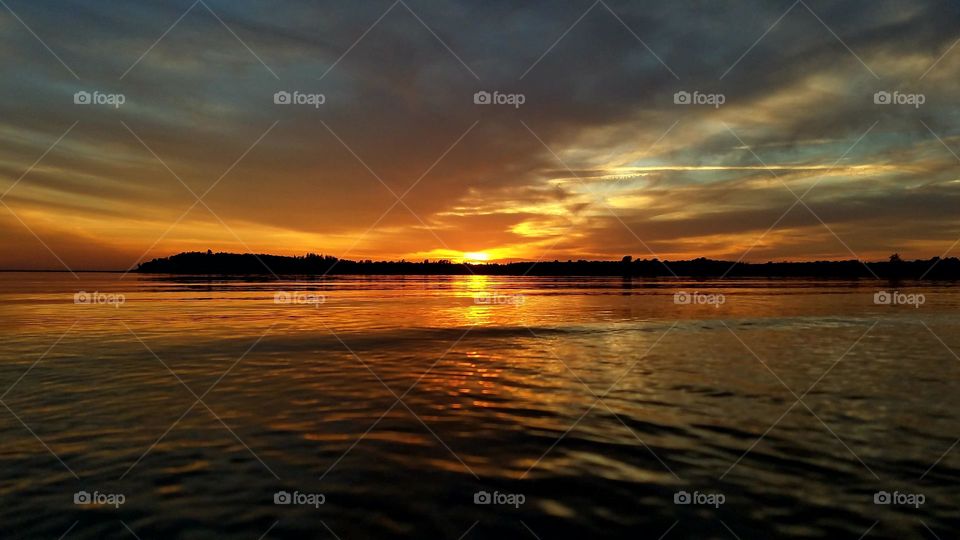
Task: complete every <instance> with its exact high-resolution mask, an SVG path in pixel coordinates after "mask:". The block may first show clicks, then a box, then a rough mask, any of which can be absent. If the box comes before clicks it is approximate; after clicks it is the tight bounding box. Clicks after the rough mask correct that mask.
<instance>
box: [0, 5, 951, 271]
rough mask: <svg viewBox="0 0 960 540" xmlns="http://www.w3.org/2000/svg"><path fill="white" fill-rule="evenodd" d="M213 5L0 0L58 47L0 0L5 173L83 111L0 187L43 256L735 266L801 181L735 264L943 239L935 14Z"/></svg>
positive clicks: (924, 251) (946, 64) (945, 207)
mask: <svg viewBox="0 0 960 540" xmlns="http://www.w3.org/2000/svg"><path fill="white" fill-rule="evenodd" d="M206 4H207V5H208V6H209V7H210V9H212V10H213V13H211V12H210V11H208V10H207V9H206V7H205V6H204V5H203V4H197V5H195V6H194V7H193V9H192V10H191V11H190V13H188V14H187V15H185V16H184V17H183V18H182V19H181V20H180V22H178V23H177V24H176V25H175V26H173V27H172V29H171V26H172V25H174V23H175V22H176V21H177V20H178V18H179V17H180V16H181V15H183V14H184V12H185V11H186V10H187V9H188V8H190V6H191V5H192V2H186V1H184V2H170V3H167V2H164V3H155V4H135V3H130V2H120V1H108V2H97V3H95V4H91V3H84V2H68V1H54V2H42V3H31V2H16V1H11V2H10V7H11V8H12V9H13V10H14V11H16V13H17V14H18V15H19V16H20V18H21V19H22V20H23V21H24V22H26V23H27V24H28V25H30V27H31V28H32V29H33V30H34V31H35V32H36V34H37V35H38V36H40V38H41V39H42V40H43V41H44V43H46V45H47V46H49V47H50V49H51V50H52V51H54V53H56V56H54V55H53V54H51V52H50V51H48V50H47V48H46V47H45V46H44V45H43V44H41V43H40V42H39V41H38V40H37V39H36V38H35V37H34V36H33V35H31V33H30V32H28V31H27V30H26V29H25V28H24V27H23V26H22V25H21V24H20V22H19V21H17V20H16V19H15V18H13V17H12V15H10V13H9V12H6V11H3V12H0V26H2V28H3V29H4V32H3V33H2V34H0V70H2V75H3V77H2V78H0V93H2V95H4V96H5V99H4V100H3V101H2V102H0V142H2V144H0V175H2V176H0V189H3V190H6V189H7V188H8V187H10V186H12V185H13V184H14V182H15V181H16V179H17V178H19V177H20V176H21V175H22V174H23V173H24V172H25V171H27V170H28V169H30V167H31V165H32V164H33V162H34V161H35V160H37V158H39V157H40V156H42V155H44V152H46V151H47V150H48V148H49V147H50V144H51V143H52V142H53V141H54V140H56V138H57V137H58V136H59V135H60V134H62V133H63V132H64V130H66V129H67V128H68V127H69V126H70V125H71V124H72V123H73V122H75V121H78V122H79V123H78V125H77V126H76V128H75V129H74V130H73V131H71V132H70V134H69V135H68V136H67V137H65V138H64V140H63V141H62V142H61V143H60V144H58V145H57V146H56V147H55V148H54V149H53V150H51V151H50V152H49V154H47V155H46V156H45V157H43V159H42V160H41V161H40V162H39V163H38V164H37V165H36V166H35V167H34V168H33V169H30V171H29V173H28V174H26V175H25V176H24V177H23V179H22V180H21V181H20V182H19V183H17V184H16V186H15V187H13V189H11V190H10V193H9V194H8V195H7V196H6V197H5V199H4V201H5V202H8V203H9V204H10V205H11V207H12V208H14V209H15V210H16V209H21V210H23V211H24V215H25V216H26V217H25V218H24V219H25V221H27V224H28V225H29V226H30V227H31V228H34V229H38V230H39V229H42V230H43V237H44V238H46V239H48V240H49V242H50V245H51V247H54V250H55V251H56V250H57V248H56V247H55V246H61V245H66V244H68V243H69V242H70V241H71V239H74V238H75V237H76V235H77V234H80V235H82V236H85V237H96V239H97V242H98V243H99V244H102V245H103V246H104V247H105V249H104V250H101V253H104V252H106V251H109V252H110V253H111V255H110V257H109V260H110V262H111V264H117V265H119V266H125V265H126V264H128V263H121V262H120V261H121V260H126V259H129V262H130V263H132V262H133V261H135V260H137V258H138V257H140V256H141V254H142V253H143V251H144V250H147V249H148V248H149V247H150V246H151V245H153V244H154V242H156V241H157V239H159V238H160V237H161V235H164V234H166V236H165V237H164V238H163V239H161V240H160V241H159V242H157V243H156V246H155V247H154V248H153V249H152V250H151V251H150V252H149V253H148V255H147V256H148V257H150V256H161V255H167V254H169V253H170V252H171V251H179V250H181V249H188V248H198V249H205V248H207V247H210V248H212V249H228V248H230V249H238V250H245V249H246V247H250V248H255V249H258V250H263V251H270V252H278V253H297V252H304V251H323V252H327V253H334V254H338V255H345V254H348V253H357V254H362V255H363V256H365V257H372V258H378V257H404V256H408V257H412V256H419V255H422V254H424V253H433V252H438V250H452V251H458V250H459V251H478V250H484V249H490V250H494V249H499V253H501V254H503V256H505V257H510V258H536V257H538V256H540V255H541V254H542V253H543V252H544V251H545V250H552V252H551V253H549V254H547V257H549V258H551V259H552V258H568V257H579V256H581V255H585V254H588V255H590V256H596V257H619V256H621V255H623V254H627V253H631V254H634V255H635V256H644V254H645V252H646V251H647V249H646V248H645V247H644V245H646V246H649V247H652V248H653V249H654V251H656V252H658V253H659V252H661V251H662V252H663V253H667V254H670V255H671V256H672V257H683V256H699V255H707V254H715V255H717V256H720V255H723V256H729V257H739V256H740V255H741V254H742V252H743V251H744V250H745V249H747V248H749V247H750V246H751V245H753V244H754V243H755V242H756V241H757V238H758V237H760V235H761V234H763V233H764V231H766V230H767V229H768V228H769V227H770V226H771V225H773V223H774V222H775V221H776V220H777V218H778V217H779V216H780V215H782V213H783V212H784V211H785V210H786V209H787V208H788V207H790V205H791V204H793V203H794V202H795V201H796V199H795V198H794V196H793V195H791V194H790V192H789V191H788V188H789V189H792V190H794V191H795V192H796V193H797V194H798V195H799V194H801V193H803V192H804V191H806V190H807V189H808V188H811V187H812V189H811V191H810V193H809V194H808V195H807V196H805V199H804V200H805V201H806V202H807V204H808V206H809V208H810V210H812V211H813V212H815V214H816V216H813V215H811V214H810V212H809V211H808V210H807V209H806V208H804V207H803V206H802V205H799V206H798V207H797V208H795V209H794V210H793V211H792V212H791V214H790V215H789V216H788V217H787V218H784V220H783V221H782V222H781V223H780V224H779V225H778V228H777V229H775V230H773V231H770V232H769V233H767V236H766V237H764V240H763V243H762V245H761V246H759V247H757V248H755V249H754V250H752V251H751V253H750V255H749V257H773V258H776V257H778V256H782V257H799V258H803V257H804V256H805V255H804V254H805V253H806V254H807V255H809V256H811V257H814V256H816V257H830V258H849V257H850V256H851V255H850V252H849V250H848V249H847V248H846V247H845V246H844V245H843V244H844V243H846V244H848V246H849V247H850V248H851V249H853V250H854V251H856V253H857V254H861V255H863V256H878V255H882V254H884V253H886V252H887V251H889V250H891V249H894V248H895V249H897V250H899V251H901V253H904V254H905V255H907V256H918V257H920V256H924V257H925V256H933V255H940V254H942V251H943V250H946V249H947V248H948V247H949V246H950V244H951V243H952V242H953V240H955V239H956V236H960V231H956V226H955V225H954V224H953V218H952V216H951V215H950V212H949V204H951V203H953V202H955V201H956V186H957V184H956V181H957V173H956V170H957V169H956V165H957V163H956V161H957V158H955V156H954V155H952V154H951V150H952V152H954V153H960V137H958V133H957V131H956V127H955V126H956V125H958V120H960V118H958V116H960V112H958V110H957V108H956V107H955V106H954V104H955V97H954V96H956V94H957V90H960V88H958V87H957V86H958V83H957V81H958V80H960V79H958V78H957V77H956V75H957V73H958V72H960V52H957V51H958V50H960V49H954V50H953V51H951V50H950V47H951V46H952V45H953V44H954V43H955V41H956V33H955V28H956V23H957V20H958V18H960V9H958V7H957V6H955V5H952V4H947V5H945V4H944V3H942V2H935V1H932V0H931V1H929V2H915V3H911V4H910V5H909V6H904V5H902V3H895V2H865V1H855V2H845V3H842V4H838V3H829V2H807V3H805V4H804V3H801V4H796V5H794V7H793V9H791V10H790V12H789V13H787V14H786V15H785V16H784V17H783V18H782V19H781V20H780V21H779V22H778V23H777V24H776V25H774V24H773V23H774V22H776V21H777V20H778V18H779V17H780V16H781V15H783V14H784V11H785V10H786V9H787V8H788V7H790V3H783V4H772V3H769V2H747V3H741V4H733V5H720V4H704V3H702V2H696V1H690V2H679V3H676V2H674V3H669V4H655V5H638V4H636V3H630V2H607V5H608V6H609V8H610V9H609V10H608V9H607V8H606V7H605V6H604V5H603V4H596V5H594V7H593V8H592V9H591V10H590V12H589V13H587V14H586V15H584V16H583V17H582V19H581V18H580V17H581V15H583V14H584V10H586V9H587V8H589V7H590V6H591V3H589V2H587V3H580V2H564V3H555V4H550V5H533V4H531V5H521V6H517V5H516V3H514V2H506V1H494V2H484V3H469V2H454V3H452V4H449V5H446V6H445V7H444V8H443V9H438V8H437V7H436V6H435V5H433V4H431V3H428V2H425V1H417V0H409V1H407V2H406V5H407V6H409V8H410V9H409V10H408V9H407V8H406V7H405V5H404V4H393V3H392V2H371V3H363V4H360V5H353V4H343V3H337V2H320V3H317V2H306V1H292V2H284V3H282V4H278V5H270V6H269V7H266V6H265V5H264V4H262V3H259V2H252V1H240V2H231V3H226V2H216V1H208V2H207V3H206ZM391 5H392V6H393V7H392V9H390V11H389V13H386V14H385V15H384V13H385V11H386V10H387V9H388V8H390V7H391ZM807 6H809V9H808V8H807ZM611 11H612V12H611ZM381 15H383V17H382V18H380V17H381ZM218 17H219V19H218ZM578 20H579V22H576V21H578ZM221 21H222V23H221ZM575 22H576V24H574V23H575ZM374 23H376V24H374ZM771 27H772V28H771ZM168 29H170V30H169V33H167V34H166V35H165V36H164V32H166V31H167V30H168ZM768 29H769V33H767V34H766V35H764V32H766V31H767V30H768ZM568 30H569V31H568ZM365 33H366V34H365ZM161 36H164V37H163V38H162V39H160V40H159V41H157V40H158V38H160V37H161ZM361 36H363V37H362V39H359V40H358V38H361ZM761 36H763V38H762V39H760V40H759V41H757V40H758V38H760V37H761ZM57 56H58V57H59V58H60V59H62V60H63V62H64V63H65V64H66V65H67V66H68V67H69V69H67V68H65V67H64V66H63V65H61V63H60V61H59V60H58V59H57ZM70 70H72V71H73V72H75V73H76V74H77V76H78V77H79V80H77V79H76V78H74V76H73V75H72V74H71V71H70ZM328 70H329V71H328ZM274 74H275V75H276V77H275V76H274ZM474 74H475V75H476V77H475V76H474ZM874 74H876V75H877V76H876V77H875V76H874ZM478 78H479V80H478ZM78 90H87V91H94V90H99V91H101V92H108V93H109V92H115V93H123V94H124V95H125V96H126V98H127V99H126V103H125V104H124V105H123V106H122V107H120V108H119V109H111V108H106V107H98V106H78V105H75V104H74V103H73V99H72V96H73V94H74V92H76V91H78ZM280 90H287V91H294V90H299V91H301V92H307V93H311V92H312V93H323V94H324V95H325V97H326V101H325V103H324V104H323V105H322V106H320V107H316V108H314V107H305V106H292V105H291V106H278V105H275V104H274V102H273V95H274V93H275V92H277V91H280ZM479 90H486V91H490V92H493V91H499V92H501V93H516V92H520V93H523V94H524V95H525V97H526V101H525V103H524V104H523V105H522V106H521V107H519V108H514V107H508V106H496V105H489V106H483V105H475V104H474V102H473V94H474V93H475V92H477V91H479ZM678 91H689V92H694V91H697V92H701V93H722V94H723V95H724V96H725V103H724V105H723V106H721V107H719V108H714V107H707V106H696V105H689V106H681V105H677V104H675V103H674V101H673V96H674V94H675V93H676V92H678ZM878 91H890V92H893V91H899V92H904V93H907V92H909V93H922V94H924V96H925V103H924V105H923V106H922V107H919V108H917V107H910V106H901V105H886V106H884V105H877V104H876V103H874V99H873V96H874V93H875V92H878ZM274 123H276V125H275V126H274V127H273V129H270V128H271V126H273V125H274ZM125 125H126V127H125ZM268 130H269V132H268ZM265 133H266V135H264V134H265ZM261 137H262V139H261ZM937 137H939V138H940V139H941V140H942V141H943V144H941V142H940V140H938V139H937ZM138 139H139V140H138ZM141 141H142V142H141ZM145 145H146V146H145ZM154 154H156V155H154ZM767 167H769V170H768V169H767ZM168 169H169V170H168ZM171 171H172V172H171ZM178 177H179V178H178ZM184 184H185V185H184ZM212 186H213V188H212V189H211V191H210V192H209V194H208V195H207V196H206V197H205V198H204V201H205V203H206V204H207V205H208V206H209V210H208V209H207V208H206V207H204V206H203V205H202V204H201V205H197V206H196V207H195V208H194V209H193V210H192V211H191V212H190V213H188V214H187V215H186V217H183V218H182V220H181V221H179V222H177V224H176V225H175V226H174V227H172V228H171V224H173V223H174V222H176V220H177V219H179V218H181V216H183V215H184V213H185V212H186V211H187V209H188V208H190V207H191V205H193V204H194V202H195V199H194V196H193V195H192V194H191V193H190V191H191V190H192V191H194V192H195V193H197V194H198V195H199V194H201V193H203V192H204V191H206V190H207V189H208V188H211V187H212ZM408 189H409V192H408ZM399 196H403V201H402V202H400V203H397V201H396V198H397V197H399ZM211 210H212V212H213V214H211V213H210V211H211ZM388 210H389V211H388ZM2 212H3V209H2V208H0V213H2ZM794 214H796V215H794ZM7 216H8V217H12V216H9V214H7ZM816 218H820V219H816ZM821 219H822V220H823V221H824V222H826V224H827V227H829V229H828V228H826V227H825V226H824V225H823V224H822V223H820V220H821ZM31 220H32V221H31ZM5 223H8V224H9V225H10V227H12V228H14V229H17V228H19V229H21V231H20V232H21V233H22V232H24V231H25V230H26V229H24V228H23V226H22V225H21V224H19V223H18V222H16V220H11V219H8V220H7V221H6V222H5ZM374 223H377V225H376V227H374V228H372V229H371V225H373V224H374ZM894 223H895V224H896V226H893V225H891V224H894ZM224 224H226V226H224ZM624 224H626V225H628V226H629V229H627V228H626V227H625V226H624ZM168 229H169V231H168ZM831 229H832V230H833V231H834V232H836V234H837V235H839V236H840V238H841V239H842V242H841V241H840V240H838V239H837V238H836V237H835V236H834V235H833V234H832V233H830V232H829V231H830V230H831ZM955 232H956V233H957V235H956V236H954V237H953V238H951V234H953V233H955ZM237 236H239V237H240V240H238V239H237ZM31 238H33V237H32V235H27V236H23V235H22V234H20V233H17V234H8V235H6V236H4V240H3V242H5V244H4V245H3V246H2V249H0V267H10V266H15V265H20V266H19V267H22V265H23V264H26V263H24V261H31V263H30V264H33V263H36V264H40V262H38V261H43V260H48V259H44V257H46V256H47V255H49V254H46V249H45V248H44V247H43V246H42V245H41V244H40V243H38V242H36V241H35V240H36V239H33V241H31ZM772 240H775V241H776V242H772ZM31 242H32V243H31ZM106 248H109V249H106ZM64 249H65V248H64ZM45 254H46V255H45ZM749 257H748V259H749ZM69 258H71V261H74V260H75V261H74V262H73V263H75V264H78V265H81V266H83V265H87V266H89V265H90V264H93V263H94V262H95V261H98V264H99V262H102V261H103V260H105V259H104V258H103V257H102V256H100V255H97V254H90V255H84V254H83V253H82V252H77V251H76V250H74V251H71V254H70V256H69ZM48 262H49V261H48ZM73 263H72V264H73ZM44 264H45V263H44Z"/></svg>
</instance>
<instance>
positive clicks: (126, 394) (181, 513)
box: [0, 273, 960, 540]
mask: <svg viewBox="0 0 960 540" xmlns="http://www.w3.org/2000/svg"><path fill="white" fill-rule="evenodd" d="M118 278H119V275H118V274H81V275H80V279H79V280H77V279H74V278H73V277H72V276H71V275H69V274H62V273H60V274H57V273H49V274H45V273H5V274H0V335H2V339H0V392H3V394H2V395H3V397H2V398H0V400H2V403H3V404H5V405H6V407H0V537H2V538H30V539H34V538H53V539H56V538H61V536H62V535H64V534H65V533H67V534H66V536H65V537H64V538H68V539H71V540H76V539H86V538H90V539H93V538H133V536H132V535H131V533H133V534H135V535H136V536H137V537H139V538H141V539H143V540H147V539H150V538H183V539H193V538H238V539H240V538H250V539H257V538H261V537H262V538H272V539H277V538H340V539H343V540H349V539H352V538H356V539H359V538H453V539H458V538H461V537H462V538H464V539H469V538H477V539H479V538H531V539H532V538H541V539H543V540H548V539H551V538H578V537H579V538H654V539H656V538H660V537H661V536H662V537H663V538H667V539H669V538H726V539H729V538H743V539H746V538H852V539H857V538H860V537H861V536H863V535H864V534H865V533H866V538H933V537H934V536H933V534H934V533H935V534H936V535H938V536H939V537H940V538H947V537H953V536H954V535H953V534H951V532H952V531H955V530H957V529H958V527H960V514H958V513H957V512H956V506H957V503H958V495H957V488H956V486H957V483H958V480H960V450H954V451H949V450H950V449H951V448H952V446H953V445H954V444H955V441H956V440H957V437H960V409H958V404H960V391H958V389H960V358H957V356H956V355H955V354H954V352H952V351H951V349H952V350H953V351H960V332H958V325H960V317H958V313H960V311H958V307H960V294H958V292H957V289H955V288H952V287H949V286H945V285H944V286H936V285H926V286H923V287H916V286H911V284H900V285H899V290H900V291H901V292H903V293H912V294H917V293H920V294H923V297H924V303H923V304H922V305H920V306H919V307H916V308H914V307H911V306H903V305H901V306H891V305H876V304H875V303H874V293H875V292H877V291H878V290H879V289H885V290H888V291H891V290H892V288H891V285H890V284H887V283H874V282H861V283H850V282H831V281H800V280H788V281H783V280H780V281H765V280H750V281H728V282H722V283H717V282H682V281H675V280H660V281H657V280H653V281H634V282H632V283H631V282H629V281H624V280H621V279H619V278H612V279H610V278H603V279H571V278H562V279H557V278H510V277H507V278H484V277H449V278H447V277H406V278H403V277H350V278H341V277H338V278H335V279H327V280H318V281H295V282H294V281H291V282H281V283H277V282H272V281H266V280H265V281H210V280H205V279H192V280H191V279H180V278H178V279H168V278H158V277H148V276H137V275H131V276H126V277H125V278H124V279H122V280H119V279H118ZM79 291H85V292H87V293H93V292H97V293H99V294H100V295H101V296H99V297H97V296H90V295H88V298H100V299H103V300H110V299H113V300H119V298H121V297H120V296H111V295H122V298H123V303H122V304H119V302H118V303H116V304H114V305H111V304H96V303H94V304H75V303H74V295H75V294H76V293H78V292H79ZM278 291H282V292H285V293H288V295H287V296H282V295H281V297H280V298H281V301H282V300H283V299H284V298H288V299H293V300H292V302H299V301H311V300H315V301H316V302H317V303H313V304H309V303H308V304H300V303H275V294H276V293H277V292H278ZM678 291H683V292H686V293H690V294H692V293H694V292H697V293H698V294H704V295H706V294H715V295H723V297H722V299H723V303H722V304H719V303H717V304H712V305H711V304H697V303H693V304H688V305H684V304H679V305H678V304H676V303H675V296H674V295H675V293H677V292H678ZM489 294H494V295H498V296H494V297H491V296H486V295H489ZM321 295H322V296H321ZM512 295H522V296H512ZM478 297H479V298H481V299H486V300H490V303H479V304H478V303H477V301H476V298H478ZM697 298H710V297H706V296H700V297H697ZM712 298H714V299H720V298H721V297H719V296H715V297H712ZM321 300H322V301H323V303H319V302H320V301H321ZM481 301H485V300H481ZM718 301H719V300H718ZM8 388H9V390H8ZM798 397H802V402H798ZM198 398H202V400H200V401H198ZM398 398H402V399H401V400H399V401H398ZM600 398H602V399H600ZM771 426H772V427H771ZM761 437H762V438H761ZM881 490H882V491H887V492H890V493H894V492H898V494H899V496H901V497H904V496H908V495H911V494H920V495H922V496H923V504H921V505H919V507H915V506H909V505H905V504H894V505H877V504H874V494H875V493H876V492H878V491H881ZM79 491H86V492H88V493H91V494H93V493H94V492H97V493H98V494H100V495H101V496H106V495H110V494H122V495H123V497H124V498H125V500H124V503H123V504H122V505H120V506H119V508H115V507H112V506H105V505H77V504H74V496H75V493H77V492H79ZM278 491H286V492H289V493H291V494H292V493H294V492H298V493H299V494H300V495H301V496H304V495H308V494H322V495H323V497H324V499H323V500H324V504H322V505H318V506H317V507H315V506H310V505H300V504H295V505H277V504H274V496H275V493H276V492H278ZM478 491H486V492H488V493H491V494H493V493H495V492H496V493H497V496H498V498H499V499H500V500H501V501H504V502H506V501H509V502H513V503H517V502H519V501H520V500H521V498H520V497H516V496H513V497H511V495H521V496H522V504H519V505H516V504H515V505H513V506H511V505H506V504H491V505H482V504H481V505H478V504H475V503H474V497H475V494H476V493H477V492H478ZM679 491H685V492H688V493H690V494H694V493H696V494H697V496H698V497H699V498H700V500H706V499H704V497H707V496H711V498H710V499H709V500H711V501H712V502H714V503H716V502H717V501H718V500H720V499H718V498H717V497H716V496H717V495H722V502H723V504H720V505H718V506H709V505H704V504H690V505H683V504H675V502H674V499H675V496H676V494H677V492H679ZM313 500H315V501H316V500H319V499H318V498H314V499H313ZM913 500H914V501H916V499H913ZM664 535H665V536H664Z"/></svg>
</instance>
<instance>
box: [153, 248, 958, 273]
mask: <svg viewBox="0 0 960 540" xmlns="http://www.w3.org/2000/svg"><path fill="white" fill-rule="evenodd" d="M135 271H136V272H141V273H157V274H182V275H220V276H231V275H264V274H266V275H272V274H278V275H280V274H282V275H313V276H318V275H404V274H407V275H471V274H475V275H491V276H523V275H528V276H628V277H692V278H744V277H771V278H777V277H812V278H842V279H877V278H880V279H916V280H919V279H925V280H957V279H960V259H957V258H956V257H950V258H944V259H941V258H940V257H934V258H932V259H918V260H914V261H905V260H902V259H901V258H900V256H899V255H892V256H891V257H890V258H889V260H887V261H879V262H863V261H858V260H845V261H810V262H767V263H745V262H734V261H719V260H712V259H706V258H702V257H701V258H698V259H691V260H681V261H670V260H659V259H634V258H633V257H631V256H629V255H628V256H625V257H623V258H622V259H621V260H619V261H588V260H577V261H573V260H567V261H559V260H553V261H529V262H509V263H466V262H453V261H450V260H444V259H441V260H435V261H430V260H424V261H406V260H400V261H373V260H358V261H354V260H349V259H338V258H337V257H333V256H331V255H317V254H313V253H310V254H307V255H304V256H282V255H266V254H253V253H213V252H212V251H209V250H208V251H206V252H185V253H179V254H177V255H173V256H170V257H162V258H157V259H153V260H151V261H148V262H144V263H142V264H139V265H138V266H137V268H136V269H135Z"/></svg>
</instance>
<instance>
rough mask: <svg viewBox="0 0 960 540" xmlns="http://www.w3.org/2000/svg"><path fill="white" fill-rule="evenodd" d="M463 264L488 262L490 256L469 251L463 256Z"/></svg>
mask: <svg viewBox="0 0 960 540" xmlns="http://www.w3.org/2000/svg"><path fill="white" fill-rule="evenodd" d="M463 260H464V262H483V261H489V260H490V254H488V253H484V252H482V251H471V252H469V253H464V254H463Z"/></svg>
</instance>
